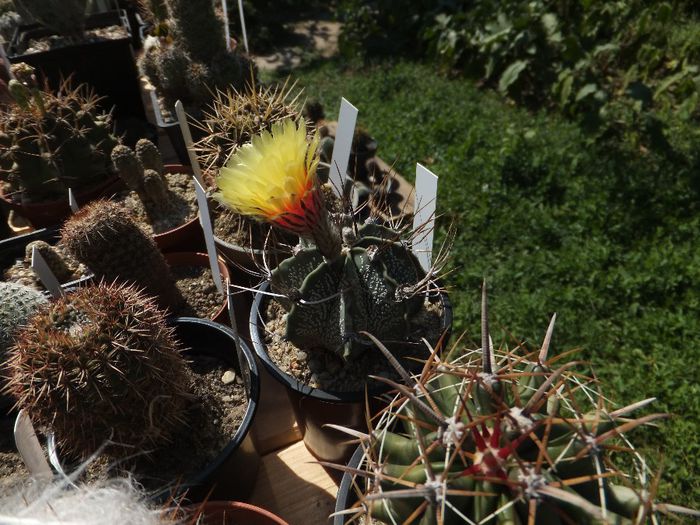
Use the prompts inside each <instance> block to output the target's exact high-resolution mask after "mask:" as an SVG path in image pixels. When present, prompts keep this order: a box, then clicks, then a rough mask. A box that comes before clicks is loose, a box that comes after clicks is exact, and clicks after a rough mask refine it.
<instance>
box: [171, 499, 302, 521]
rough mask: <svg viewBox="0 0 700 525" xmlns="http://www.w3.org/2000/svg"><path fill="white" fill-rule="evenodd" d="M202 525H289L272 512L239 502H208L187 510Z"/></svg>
mask: <svg viewBox="0 0 700 525" xmlns="http://www.w3.org/2000/svg"><path fill="white" fill-rule="evenodd" d="M185 510H186V511H188V514H194V516H196V518H197V520H198V521H197V523H198V524H200V525H289V524H288V523H287V522H286V521H284V520H283V519H282V518H280V517H279V516H275V515H274V514H272V513H271V512H269V511H267V510H265V509H261V508H260V507H256V506H254V505H250V504H248V503H240V502H238V501H207V502H206V503H202V504H201V505H191V506H189V507H186V508H185Z"/></svg>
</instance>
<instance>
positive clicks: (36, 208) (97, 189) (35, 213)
mask: <svg viewBox="0 0 700 525" xmlns="http://www.w3.org/2000/svg"><path fill="white" fill-rule="evenodd" d="M123 187H124V185H123V182H122V181H121V179H120V178H119V177H117V176H116V175H114V176H110V177H107V178H105V179H104V180H103V181H102V182H100V183H99V184H97V185H95V186H93V187H92V188H89V189H87V190H85V191H81V192H77V193H74V195H75V200H76V201H78V204H79V205H81V206H83V205H85V204H87V203H88V202H90V201H93V200H95V199H98V198H100V197H109V196H111V195H113V194H114V193H117V192H118V191H119V190H121V189H123ZM0 199H2V201H3V204H4V205H5V206H7V207H8V208H10V209H11V210H14V211H15V212H16V213H18V214H19V215H21V216H22V217H25V218H26V219H28V220H29V222H31V223H32V224H33V225H34V226H35V227H37V228H47V227H49V226H55V225H58V224H60V223H62V222H63V221H64V220H65V219H67V218H68V217H69V216H70V215H71V213H72V211H71V209H70V205H69V204H68V193H66V196H65V198H62V199H57V200H53V201H46V202H33V203H26V204H23V203H22V202H18V201H15V200H14V199H12V198H11V197H10V196H9V195H6V194H5V193H4V192H3V191H2V189H0Z"/></svg>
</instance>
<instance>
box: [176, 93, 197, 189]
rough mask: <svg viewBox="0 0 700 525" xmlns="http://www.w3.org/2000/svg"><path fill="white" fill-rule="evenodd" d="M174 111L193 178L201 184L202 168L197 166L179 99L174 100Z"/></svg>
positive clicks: (183, 109) (188, 128)
mask: <svg viewBox="0 0 700 525" xmlns="http://www.w3.org/2000/svg"><path fill="white" fill-rule="evenodd" d="M175 113H176V114H177V121H178V122H179V123H180V131H181V132H182V138H183V139H185V147H186V148H187V155H188V156H189V157H190V164H192V173H194V178H195V179H197V182H199V184H200V185H201V186H203V185H204V182H203V179H202V169H201V168H200V167H199V161H198V160H197V154H196V153H195V151H194V147H193V142H192V133H191V132H190V125H189V124H188V123H187V115H186V114H185V108H184V106H183V105H182V102H180V101H179V100H178V101H177V102H175Z"/></svg>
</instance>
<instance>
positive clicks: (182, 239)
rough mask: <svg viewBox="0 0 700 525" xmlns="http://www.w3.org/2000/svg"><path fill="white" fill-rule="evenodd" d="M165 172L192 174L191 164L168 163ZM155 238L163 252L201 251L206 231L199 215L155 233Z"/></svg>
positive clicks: (164, 167)
mask: <svg viewBox="0 0 700 525" xmlns="http://www.w3.org/2000/svg"><path fill="white" fill-rule="evenodd" d="M163 171H164V173H187V174H192V167H191V166H184V165H183V164H166V165H165V166H163ZM153 240H154V241H155V242H156V245H157V246H158V248H160V251H162V252H163V253H166V252H185V251H195V252H196V251H199V250H203V249H204V233H203V232H202V227H201V226H200V224H199V217H198V216H197V217H194V218H192V219H190V220H189V221H187V222H186V223H184V224H182V225H180V226H178V227H177V228H173V229H172V230H167V231H164V232H163V233H158V234H155V235H153Z"/></svg>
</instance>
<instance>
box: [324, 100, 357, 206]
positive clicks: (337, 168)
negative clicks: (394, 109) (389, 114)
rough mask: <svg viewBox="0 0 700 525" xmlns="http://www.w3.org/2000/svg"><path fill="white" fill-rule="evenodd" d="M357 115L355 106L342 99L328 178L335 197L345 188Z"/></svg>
mask: <svg viewBox="0 0 700 525" xmlns="http://www.w3.org/2000/svg"><path fill="white" fill-rule="evenodd" d="M357 113H358V112H357V108H356V107H355V106H353V105H352V104H350V102H348V101H347V100H345V99H344V98H343V99H341V101H340V111H339V112H338V127H337V129H336V132H335V142H334V144H333V155H332V156H331V168H330V173H329V176H328V177H329V179H330V182H331V185H332V186H333V189H334V190H335V192H336V194H337V195H341V194H342V192H343V188H344V187H345V178H346V177H347V172H348V161H349V160H350V151H351V150H352V137H353V135H354V134H355V122H356V121H357Z"/></svg>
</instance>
